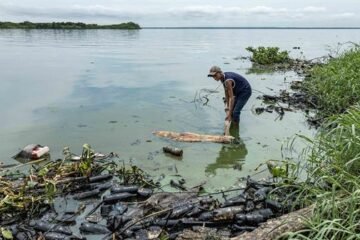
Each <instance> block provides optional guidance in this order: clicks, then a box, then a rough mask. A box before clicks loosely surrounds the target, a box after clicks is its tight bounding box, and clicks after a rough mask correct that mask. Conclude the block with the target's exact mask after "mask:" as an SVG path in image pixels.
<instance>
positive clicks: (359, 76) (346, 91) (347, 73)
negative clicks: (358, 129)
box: [304, 47, 360, 117]
mask: <svg viewBox="0 0 360 240" xmlns="http://www.w3.org/2000/svg"><path fill="white" fill-rule="evenodd" d="M359 66H360V48H359V47H354V48H353V49H351V50H349V51H347V52H345V53H343V54H342V55H340V56H339V57H338V58H334V59H331V60H330V61H329V62H328V63H327V64H325V65H320V66H316V67H314V69H313V70H312V73H311V77H310V78H308V79H306V81H305V82H304V89H305V91H306V92H307V94H308V95H309V96H310V97H313V98H314V99H315V100H316V102H315V104H316V105H317V107H318V108H319V109H320V111H319V114H320V116H322V117H327V116H331V115H333V114H338V113H343V112H345V111H346V110H347V109H348V108H349V107H351V106H352V105H354V104H357V103H359V102H360V94H359V93H360V81H359V80H360V71H359Z"/></svg>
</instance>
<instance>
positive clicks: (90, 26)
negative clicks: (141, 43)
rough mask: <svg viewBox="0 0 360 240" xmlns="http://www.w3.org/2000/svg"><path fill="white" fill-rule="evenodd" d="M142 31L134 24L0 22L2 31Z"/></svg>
mask: <svg viewBox="0 0 360 240" xmlns="http://www.w3.org/2000/svg"><path fill="white" fill-rule="evenodd" d="M4 28H5V29H11V28H19V29H140V28H141V27H140V25H139V24H137V23H134V22H127V23H120V24H111V25H98V24H86V23H82V22H51V23H33V22H29V21H25V22H20V23H14V22H0V29H4Z"/></svg>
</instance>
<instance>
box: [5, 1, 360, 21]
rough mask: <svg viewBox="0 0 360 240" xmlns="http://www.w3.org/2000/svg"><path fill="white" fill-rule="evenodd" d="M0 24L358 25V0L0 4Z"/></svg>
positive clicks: (41, 2) (359, 7)
mask: <svg viewBox="0 0 360 240" xmlns="http://www.w3.org/2000/svg"><path fill="white" fill-rule="evenodd" d="M0 21H13V22H21V21H32V22H53V21H76V22H86V23H99V24H112V23H120V22H128V21H133V22H136V23H139V24H140V25H141V26H142V27H264V26H265V27H360V1H359V0H327V1H325V0H302V1H294V0H262V1H260V0H222V1H219V0H217V1H214V0H191V1H190V0H132V1H129V0H51V1H49V0H0Z"/></svg>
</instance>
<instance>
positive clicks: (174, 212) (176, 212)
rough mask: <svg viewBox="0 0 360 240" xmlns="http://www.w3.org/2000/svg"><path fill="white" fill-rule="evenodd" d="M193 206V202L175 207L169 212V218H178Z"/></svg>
mask: <svg viewBox="0 0 360 240" xmlns="http://www.w3.org/2000/svg"><path fill="white" fill-rule="evenodd" d="M193 208H194V205H193V204H185V205H183V206H179V207H175V208H174V209H173V210H172V211H171V213H170V218H178V217H180V216H182V215H184V214H185V213H187V212H189V211H191V210H192V209H193Z"/></svg>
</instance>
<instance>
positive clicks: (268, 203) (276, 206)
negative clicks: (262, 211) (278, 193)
mask: <svg viewBox="0 0 360 240" xmlns="http://www.w3.org/2000/svg"><path fill="white" fill-rule="evenodd" d="M265 207H266V208H270V209H271V210H272V211H274V212H280V211H282V209H283V207H282V205H281V204H280V203H279V202H277V201H275V200H271V199H266V200H265Z"/></svg>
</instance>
